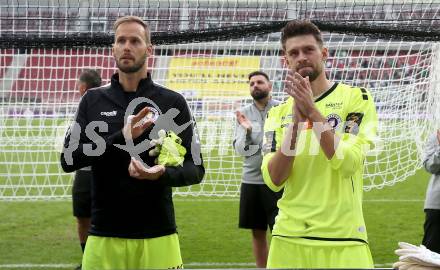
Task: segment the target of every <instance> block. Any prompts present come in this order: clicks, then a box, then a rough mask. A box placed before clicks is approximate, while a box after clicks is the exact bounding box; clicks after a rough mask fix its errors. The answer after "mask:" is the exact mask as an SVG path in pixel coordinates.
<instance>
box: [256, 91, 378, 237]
mask: <svg viewBox="0 0 440 270" xmlns="http://www.w3.org/2000/svg"><path fill="white" fill-rule="evenodd" d="M293 103H294V100H293V98H291V97H289V99H287V100H286V101H285V102H284V103H282V104H280V105H279V106H276V107H274V108H272V109H271V110H270V111H269V112H268V116H267V117H268V118H267V120H266V122H265V126H264V132H265V136H264V141H263V154H264V157H263V163H262V166H261V169H262V173H263V178H264V182H265V183H266V185H268V186H269V187H270V188H271V189H272V190H274V191H278V190H281V189H282V188H283V187H284V193H283V196H282V198H281V199H280V200H279V201H278V207H279V213H278V216H277V218H276V223H275V226H274V229H273V232H272V234H273V235H278V236H286V237H302V238H306V239H316V240H332V241H333V240H334V241H358V242H367V233H366V228H365V222H364V218H363V214H362V191H363V189H362V187H363V180H362V175H363V168H364V160H365V156H366V153H367V150H368V149H371V147H372V146H373V140H374V138H375V136H376V129H377V115H376V108H375V105H374V101H373V98H372V97H371V95H370V93H369V92H368V91H367V90H365V89H363V88H357V87H351V86H348V85H345V84H337V83H335V84H334V85H333V87H332V88H331V89H329V90H328V91H327V92H325V93H324V94H323V95H322V96H321V97H319V98H318V99H316V100H315V105H316V107H317V109H318V110H319V111H320V112H321V114H322V115H323V116H324V117H326V118H327V121H328V122H329V123H330V125H331V126H332V127H333V128H334V130H335V132H336V134H338V135H339V136H340V138H341V140H340V142H339V144H338V146H337V149H336V153H335V155H334V156H333V158H332V159H331V160H328V159H327V157H326V156H325V154H324V152H323V151H322V148H321V147H320V145H319V142H318V140H317V137H316V135H315V133H314V132H313V130H312V128H311V125H309V126H310V127H308V128H307V129H306V130H303V131H302V132H301V133H300V134H299V136H298V137H297V145H296V151H297V153H296V155H295V160H294V162H293V164H292V170H291V174H290V176H289V177H288V179H287V180H286V181H285V182H284V184H283V185H282V186H279V187H278V186H275V185H274V184H273V182H272V180H271V179H270V176H269V172H268V168H267V165H268V162H269V160H270V159H271V157H272V156H273V155H274V154H275V151H276V150H277V149H278V148H280V146H281V143H282V141H283V139H284V135H285V132H286V127H287V126H288V125H289V124H290V123H291V121H292V119H293V118H292V108H293V107H292V106H293Z"/></svg>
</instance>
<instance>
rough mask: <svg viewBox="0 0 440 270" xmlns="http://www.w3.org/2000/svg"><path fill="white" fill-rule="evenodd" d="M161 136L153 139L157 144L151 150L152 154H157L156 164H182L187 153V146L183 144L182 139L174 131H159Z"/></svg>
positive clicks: (153, 143) (154, 143)
mask: <svg viewBox="0 0 440 270" xmlns="http://www.w3.org/2000/svg"><path fill="white" fill-rule="evenodd" d="M158 135H159V138H158V139H156V140H152V141H151V145H153V146H155V147H154V148H153V149H152V150H150V152H149V155H150V156H157V158H156V164H158V165H164V166H179V165H180V166H181V165H182V164H183V161H184V157H185V154H186V149H185V147H183V146H182V139H181V138H179V136H177V135H176V133H174V132H173V131H168V132H165V131H164V130H160V131H159V132H158Z"/></svg>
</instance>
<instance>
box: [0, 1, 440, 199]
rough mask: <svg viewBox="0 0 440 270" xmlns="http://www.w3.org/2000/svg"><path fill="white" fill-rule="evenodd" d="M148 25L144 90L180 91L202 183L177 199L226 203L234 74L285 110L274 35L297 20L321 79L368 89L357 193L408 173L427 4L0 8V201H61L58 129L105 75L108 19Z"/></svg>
mask: <svg viewBox="0 0 440 270" xmlns="http://www.w3.org/2000/svg"><path fill="white" fill-rule="evenodd" d="M130 14H131V15H137V16H140V17H142V18H143V19H144V20H145V21H146V22H148V24H149V25H150V28H151V31H152V41H153V43H154V46H155V49H154V54H153V56H152V57H151V58H150V59H149V60H148V65H149V70H150V71H151V72H152V77H153V80H154V81H155V82H157V83H159V84H161V85H164V86H166V87H169V88H171V89H173V90H175V91H178V92H180V93H182V94H183V95H184V96H185V98H186V99H187V101H188V104H189V106H190V108H191V110H192V112H193V114H194V116H195V118H196V120H197V125H198V131H199V133H200V137H201V142H202V154H203V158H204V165H205V168H206V176H205V179H204V180H203V182H202V183H201V184H200V185H196V186H191V187H186V188H176V189H175V192H174V194H177V195H181V196H209V197H237V196H238V194H239V185H240V181H241V171H242V159H241V158H240V157H239V156H237V155H236V154H235V153H234V150H233V148H232V140H233V134H234V125H235V118H234V111H235V110H236V109H238V108H240V107H242V106H244V105H246V104H248V103H249V102H251V99H250V95H249V90H248V85H247V74H249V73H250V72H252V71H254V70H262V71H264V72H266V73H267V74H269V76H270V78H271V80H272V81H273V96H274V98H275V99H278V100H284V99H285V98H286V95H285V93H284V91H283V86H284V79H285V76H286V72H287V69H286V67H285V64H284V61H283V58H282V53H281V51H280V41H279V40H280V32H279V31H280V29H281V27H282V26H283V25H285V23H286V22H287V21H289V20H291V19H310V20H312V21H313V22H314V23H316V24H317V25H318V26H319V27H320V29H321V30H322V31H323V37H324V42H325V44H326V45H327V46H328V47H329V50H330V57H329V58H328V60H327V62H326V72H327V73H328V77H329V78H330V79H331V80H334V81H341V82H344V83H347V84H350V85H355V86H360V87H365V88H368V89H369V90H370V91H371V93H372V96H373V97H374V99H375V102H376V105H377V111H378V114H379V120H380V122H379V127H378V133H379V134H378V135H379V140H378V142H377V144H378V147H377V148H376V150H374V151H371V152H370V153H369V155H368V157H367V161H366V163H365V177H364V188H365V190H369V189H372V188H383V187H384V186H390V185H394V184H395V183H396V182H399V181H404V180H405V179H406V178H407V177H408V176H410V175H413V174H414V173H415V172H416V171H417V170H418V169H420V167H421V161H420V154H421V151H422V148H423V144H424V141H425V139H426V136H427V135H428V134H429V133H431V132H433V130H434V129H435V128H438V127H439V124H436V123H439V120H440V119H439V118H440V109H439V108H440V92H439V91H440V87H439V82H440V77H439V76H440V75H439V74H440V60H439V59H440V49H439V48H440V47H439V45H438V44H439V40H440V30H439V29H440V20H439V19H438V17H439V15H440V3H438V1H435V0H417V1H416V0H393V1H391V0H375V1H340V0H333V1H332V0H325V1H324V0H314V1H310V0H308V1H305V0H304V1H297V0H295V1H293V0H289V1H281V0H274V1H266V0H264V1H263V0H255V1H242V0H222V1H211V0H206V1H195V0H194V1H193V0H170V1H158V0H156V1H153V0H145V1H124V0H121V1H117V0H111V1H89V2H86V1H79V0H67V1H52V0H46V1H45V0H41V1H39V2H38V5H34V4H33V2H32V1H28V2H26V1H16V0H14V1H6V2H2V3H0V200H60V199H68V198H70V189H71V184H72V180H73V175H72V174H66V173H64V172H63V171H62V170H61V168H60V165H59V152H60V147H61V144H62V140H63V137H64V131H65V129H66V127H67V126H68V125H69V123H70V122H71V121H72V119H73V115H74V113H75V110H76V107H77V105H78V101H79V94H78V93H77V91H76V87H77V85H76V84H77V78H78V75H79V73H80V72H81V71H82V70H83V69H86V68H92V69H97V70H99V71H100V73H101V76H102V78H103V81H104V83H108V82H109V79H110V77H111V75H112V74H113V73H114V72H115V70H116V69H115V63H114V60H113V57H112V55H111V44H112V42H113V31H112V25H113V22H114V21H115V20H116V18H118V17H119V16H123V15H130Z"/></svg>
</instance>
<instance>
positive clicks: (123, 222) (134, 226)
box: [61, 16, 205, 270]
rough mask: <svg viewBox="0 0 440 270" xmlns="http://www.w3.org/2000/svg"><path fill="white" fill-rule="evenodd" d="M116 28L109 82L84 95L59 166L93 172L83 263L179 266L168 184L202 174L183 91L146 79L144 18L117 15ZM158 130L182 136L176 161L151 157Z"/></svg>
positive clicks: (87, 268)
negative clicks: (180, 158)
mask: <svg viewBox="0 0 440 270" xmlns="http://www.w3.org/2000/svg"><path fill="white" fill-rule="evenodd" d="M114 30H115V43H114V45H113V50H112V52H113V56H114V58H115V61H116V64H117V67H118V72H117V73H116V74H114V75H113V76H112V78H111V83H110V84H109V85H107V86H102V87H99V88H96V89H93V90H91V91H87V92H86V94H85V95H84V96H83V98H82V99H81V101H80V104H79V107H78V111H77V114H76V117H75V123H74V124H73V125H72V126H71V128H70V129H69V131H68V132H67V134H66V137H65V141H64V149H63V152H62V154H61V166H62V168H63V169H64V171H66V172H73V171H75V170H78V169H80V168H83V167H86V166H91V167H92V172H93V181H92V222H91V223H92V225H91V229H90V232H89V233H90V234H89V237H88V239H87V245H86V249H85V252H84V256H83V261H82V267H83V269H84V270H93V269H147V268H149V269H154V268H156V269H158V268H161V269H163V268H181V267H182V258H181V255H180V247H179V240H178V237H177V231H176V223H175V216H174V207H173V200H172V187H178V186H187V185H193V184H198V183H200V182H201V181H202V178H203V176H204V173H205V170H204V167H203V161H202V157H201V153H200V141H199V138H198V136H197V131H196V126H195V121H194V119H193V117H192V115H191V112H190V109H189V107H188V105H187V103H186V101H185V99H184V98H183V96H182V95H180V94H178V93H176V92H174V91H171V90H168V89H166V88H164V87H162V86H160V85H157V84H155V83H154V82H153V81H152V79H151V75H150V73H148V71H147V61H146V59H147V58H148V57H149V56H150V55H151V54H152V50H153V49H152V45H151V42H150V31H149V28H148V26H147V25H146V24H145V23H144V22H143V20H142V19H140V18H139V17H136V16H125V17H122V18H119V19H118V20H117V21H116V22H115V25H114ZM162 129H163V130H165V131H166V132H171V131H172V132H174V133H175V134H176V135H177V136H178V137H180V139H181V143H180V144H181V146H183V147H184V148H185V149H186V153H185V154H184V156H183V157H184V159H183V162H182V163H180V164H178V165H172V166H169V165H166V164H165V165H164V164H157V163H156V158H155V157H154V156H150V155H149V151H150V150H151V149H152V145H151V141H152V140H153V139H157V138H158V130H162ZM176 143H178V142H177V140H176ZM179 153H180V152H179Z"/></svg>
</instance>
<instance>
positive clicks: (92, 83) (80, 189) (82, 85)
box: [72, 69, 101, 270]
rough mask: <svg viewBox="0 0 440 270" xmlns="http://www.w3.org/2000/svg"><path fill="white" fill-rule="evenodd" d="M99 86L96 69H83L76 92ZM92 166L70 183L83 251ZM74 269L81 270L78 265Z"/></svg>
mask: <svg viewBox="0 0 440 270" xmlns="http://www.w3.org/2000/svg"><path fill="white" fill-rule="evenodd" d="M99 86H101V76H100V75H99V73H98V72H97V71H96V70H93V69H85V70H83V71H82V72H81V74H80V75H79V78H78V83H77V87H78V92H79V93H80V95H81V96H83V95H84V94H85V93H86V91H87V90H89V89H91V88H95V87H99ZM91 189H92V168H91V167H90V166H88V167H84V168H81V169H80V170H78V171H76V172H75V178H74V179H73V185H72V208H73V215H74V216H75V218H76V223H77V231H78V238H79V243H80V245H81V250H82V252H83V253H84V248H85V247H86V242H87V236H88V232H89V229H90V221H91V218H90V217H91V216H92V195H91V193H92V191H91ZM76 270H81V265H79V266H78V267H77V268H76Z"/></svg>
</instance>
